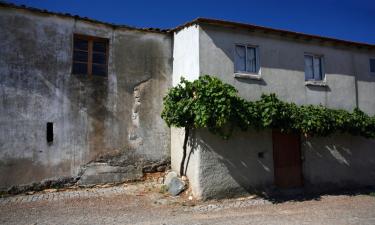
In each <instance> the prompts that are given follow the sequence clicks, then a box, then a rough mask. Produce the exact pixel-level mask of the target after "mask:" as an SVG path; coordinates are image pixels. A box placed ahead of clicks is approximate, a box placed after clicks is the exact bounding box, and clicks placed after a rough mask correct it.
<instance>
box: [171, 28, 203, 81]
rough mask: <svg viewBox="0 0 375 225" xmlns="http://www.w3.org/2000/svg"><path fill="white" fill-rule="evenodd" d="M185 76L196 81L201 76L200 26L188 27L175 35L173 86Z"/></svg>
mask: <svg viewBox="0 0 375 225" xmlns="http://www.w3.org/2000/svg"><path fill="white" fill-rule="evenodd" d="M181 76H183V77H184V78H186V79H187V80H195V79H197V78H198V76H199V26H190V27H186V28H184V29H182V30H180V31H178V32H175V33H174V42H173V86H176V85H177V84H178V83H179V82H180V78H181Z"/></svg>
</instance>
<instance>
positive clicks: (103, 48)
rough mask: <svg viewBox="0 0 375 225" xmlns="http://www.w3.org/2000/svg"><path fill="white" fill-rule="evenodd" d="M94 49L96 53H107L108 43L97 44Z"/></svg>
mask: <svg viewBox="0 0 375 225" xmlns="http://www.w3.org/2000/svg"><path fill="white" fill-rule="evenodd" d="M92 49H93V51H94V52H104V53H105V52H106V43H105V42H95V41H94V43H93V46H92Z"/></svg>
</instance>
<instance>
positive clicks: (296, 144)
mask: <svg viewBox="0 0 375 225" xmlns="http://www.w3.org/2000/svg"><path fill="white" fill-rule="evenodd" d="M272 141H273V162H274V173H275V185H276V186H277V187H280V188H297V187H301V186H302V161H301V149H300V136H299V135H295V134H284V133H281V132H280V131H273V132H272Z"/></svg>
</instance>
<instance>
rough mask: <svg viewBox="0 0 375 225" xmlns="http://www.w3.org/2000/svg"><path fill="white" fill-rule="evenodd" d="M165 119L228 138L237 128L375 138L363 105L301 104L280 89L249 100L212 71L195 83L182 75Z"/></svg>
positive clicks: (374, 120) (166, 105) (170, 94)
mask: <svg viewBox="0 0 375 225" xmlns="http://www.w3.org/2000/svg"><path fill="white" fill-rule="evenodd" d="M162 118H163V119H164V120H165V121H166V123H167V124H168V126H175V127H185V128H188V129H192V128H208V129H209V130H210V131H211V132H213V133H216V134H219V135H221V136H222V137H224V138H227V137H228V136H229V135H230V134H231V131H232V130H233V128H235V127H239V128H240V129H242V130H247V129H248V128H255V129H265V128H272V129H273V128H274V129H280V130H281V131H282V132H287V133H300V134H304V135H305V136H314V135H316V136H327V135H330V134H332V133H335V132H342V133H349V134H352V135H360V136H363V137H366V138H374V137H375V116H372V117H371V116H368V115H366V114H365V113H364V112H362V111H361V110H360V109H358V108H356V109H354V111H353V112H348V111H345V110H336V109H328V108H326V107H323V106H321V105H319V106H316V105H307V106H298V105H296V104H294V103H286V102H283V101H281V100H279V99H278V98H277V96H276V95H275V94H268V95H266V94H263V95H262V97H261V98H260V100H258V101H246V100H244V99H242V98H241V97H239V96H238V94H237V90H236V89H235V88H234V87H233V86H231V85H229V84H225V83H223V82H221V81H220V80H219V79H217V78H215V77H210V76H208V75H206V76H202V77H200V78H199V79H198V80H195V81H193V82H190V81H187V80H185V79H181V82H180V84H179V85H178V86H176V87H173V88H172V89H170V90H169V92H168V94H167V96H166V97H165V98H164V109H163V112H162Z"/></svg>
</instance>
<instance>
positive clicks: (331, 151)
mask: <svg viewBox="0 0 375 225" xmlns="http://www.w3.org/2000/svg"><path fill="white" fill-rule="evenodd" d="M302 154H303V156H304V162H303V173H304V180H305V187H306V189H310V190H312V191H318V192H319V191H331V190H335V189H336V190H337V189H342V188H362V187H369V186H374V187H375V139H366V138H363V137H358V136H350V135H347V134H335V135H332V136H330V137H315V138H309V139H307V140H305V141H304V142H303V143H302Z"/></svg>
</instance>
